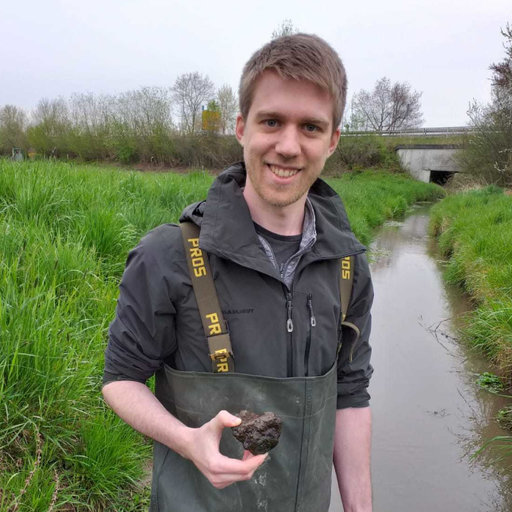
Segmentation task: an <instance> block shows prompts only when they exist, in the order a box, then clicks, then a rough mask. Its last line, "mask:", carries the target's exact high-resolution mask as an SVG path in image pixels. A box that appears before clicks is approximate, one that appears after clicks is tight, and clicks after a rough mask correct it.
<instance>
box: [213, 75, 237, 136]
mask: <svg viewBox="0 0 512 512" xmlns="http://www.w3.org/2000/svg"><path fill="white" fill-rule="evenodd" d="M217 103H218V105H219V111H220V131H221V132H222V133H223V134H224V135H225V134H226V133H234V131H235V121H236V115H237V113H238V98H237V95H236V93H235V92H233V89H232V88H231V87H230V86H229V85H227V84H225V85H223V86H222V87H221V88H220V89H219V90H218V91H217Z"/></svg>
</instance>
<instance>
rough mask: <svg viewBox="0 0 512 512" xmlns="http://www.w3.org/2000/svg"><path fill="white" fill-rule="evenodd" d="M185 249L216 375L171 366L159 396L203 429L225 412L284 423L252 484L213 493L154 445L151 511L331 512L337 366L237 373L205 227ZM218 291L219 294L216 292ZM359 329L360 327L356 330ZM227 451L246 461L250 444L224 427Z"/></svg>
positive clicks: (348, 270)
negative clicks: (204, 243) (303, 372)
mask: <svg viewBox="0 0 512 512" xmlns="http://www.w3.org/2000/svg"><path fill="white" fill-rule="evenodd" d="M181 229H182V234H183V239H184V244H185V252H186V254H187V261H188V266H189V271H190V276H191V280H192V285H193V288H194V293H195V296H196V300H197V303H198V308H199V312H200V315H201V320H202V322H203V327H204V330H205V335H206V338H207V340H208V346H209V351H210V357H211V359H212V370H213V371H212V373H207V372H189V371H178V370H175V369H173V368H171V367H170V366H168V365H164V367H163V368H162V369H161V370H159V371H158V372H157V374H156V387H155V395H156V397H157V398H158V399H159V400H160V402H161V403H162V404H163V405H164V407H165V408H166V409H167V410H168V411H169V412H171V413H172V414H173V415H174V416H176V417H177V418H178V419H179V420H180V421H182V422H183V423H184V424H185V425H187V426H189V427H194V428H195V427H200V426H201V425H203V424H204V423H206V422H208V421H210V420H211V419H212V418H213V417H214V416H216V415H217V414H218V412H219V411H220V410H222V409H226V410H227V411H229V412H231V413H235V412H238V411H240V410H242V409H249V410H252V411H254V412H257V413H263V412H264V411H272V412H274V413H276V414H277V415H279V416H280V417H281V418H282V420H283V426H282V432H281V437H280V440H279V444H278V445H277V446H276V448H274V449H273V450H272V451H271V452H270V453H269V456H268V457H267V460H266V461H265V462H264V463H263V465H262V466H260V468H258V469H257V470H256V472H255V474H254V476H253V478H252V479H251V480H249V481H245V482H237V483H235V484H232V485H230V486H228V487H226V488H224V489H216V488H214V487H213V486H212V485H211V484H210V482H208V480H207V479H206V477H204V476H203V475H202V473H200V471H199V470H198V469H197V468H196V467H195V465H194V464H193V463H192V462H191V461H189V460H187V459H184V458H183V457H181V456H180V455H178V454H177V453H175V452H174V451H172V450H170V449H168V448H167V447H166V446H164V445H162V444H160V443H158V442H155V443H154V459H153V483H152V493H151V507H150V511H151V512H157V511H158V512H242V511H244V512H245V511H247V512H260V511H261V512H327V511H328V509H329V503H330V496H331V471H332V460H333V444H334V426H335V419H336V398H337V387H336V380H337V379H336V376H337V373H336V364H335V363H334V364H333V366H332V367H331V369H330V370H329V371H328V372H327V373H326V374H324V375H320V376H315V377H287V378H275V377H265V376H259V375H247V374H241V373H234V362H235V359H234V356H233V353H232V349H231V342H230V340H229V334H228V332H227V329H226V324H225V322H224V320H223V317H222V312H221V310H220V306H219V304H218V300H217V296H216V293H215V288H214V285H213V280H212V278H211V272H210V268H209V264H208V259H207V257H206V254H204V253H203V251H201V249H199V244H198V238H199V230H198V228H197V227H196V226H195V225H194V224H190V223H183V224H182V225H181ZM352 264H353V259H351V258H350V259H349V258H346V259H344V260H342V272H341V279H342V280H341V297H342V319H343V323H344V324H345V325H347V326H349V327H352V328H353V327H355V326H352V325H351V324H347V323H346V322H345V316H346V310H347V307H346V304H348V302H349V298H350V293H351V290H352V279H353V272H352ZM212 290H213V292H212ZM356 329H357V328H356ZM220 451H221V453H222V454H224V455H226V456H227V457H232V458H238V459H240V458H241V457H242V454H243V447H242V445H241V443H239V442H238V441H237V440H236V439H235V438H234V437H233V435H232V433H231V431H230V429H229V428H227V429H224V432H223V434H222V438H221V442H220Z"/></svg>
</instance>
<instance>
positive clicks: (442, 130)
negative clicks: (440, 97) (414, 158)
mask: <svg viewBox="0 0 512 512" xmlns="http://www.w3.org/2000/svg"><path fill="white" fill-rule="evenodd" d="M474 131H475V129H474V128H473V127H472V126H445V127H437V128H407V129H404V130H389V131H374V130H356V131H342V132H341V136H342V137H343V136H352V137H353V136H361V135H381V136H383V137H399V136H402V135H410V136H413V137H414V136H422V135H423V136H425V135H462V134H464V133H472V132H474Z"/></svg>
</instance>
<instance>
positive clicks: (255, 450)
mask: <svg viewBox="0 0 512 512" xmlns="http://www.w3.org/2000/svg"><path fill="white" fill-rule="evenodd" d="M236 416H238V417H239V418H241V420H242V423H240V425H238V427H232V429H231V430H232V431H233V435H234V436H235V438H236V439H238V441H240V442H241V443H242V444H243V445H244V448H245V449H246V450H249V451H250V452H251V453H252V454H253V455H259V454H262V453H267V452H268V451H270V450H272V448H274V447H275V446H276V445H277V443H278V442H279V436H280V435H281V425H282V423H283V421H282V420H281V418H280V417H279V416H276V415H275V414H274V413H273V412H265V413H263V414H256V413H254V412H250V411H245V410H243V411H240V412H239V413H238V414H236Z"/></svg>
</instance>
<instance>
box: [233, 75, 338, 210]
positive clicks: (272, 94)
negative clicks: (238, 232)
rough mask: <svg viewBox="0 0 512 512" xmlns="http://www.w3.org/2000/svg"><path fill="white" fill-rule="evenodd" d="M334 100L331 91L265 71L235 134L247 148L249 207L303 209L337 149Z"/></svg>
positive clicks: (238, 122) (246, 190) (245, 155)
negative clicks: (313, 185)
mask: <svg viewBox="0 0 512 512" xmlns="http://www.w3.org/2000/svg"><path fill="white" fill-rule="evenodd" d="M332 119H333V102H332V99H331V97H330V95H329V93H328V92H327V91H326V90H324V89H322V88H321V87H319V86H317V85H315V84H313V83H311V82H308V81H304V80H291V79H283V78H281V77H280V76H279V75H278V74H277V73H275V72H273V71H264V72H263V73H262V75H261V76H260V77H259V78H258V80H257V82H256V86H255V88H254V93H253V98H252V102H251V106H250V109H249V112H248V115H247V118H246V119H243V118H242V117H241V116H240V115H239V116H238V118H237V123H236V135H237V138H238V140H239V141H240V143H241V144H242V146H243V148H244V160H245V165H246V168H247V182H246V185H245V189H244V196H245V198H246V201H247V203H248V205H249V208H250V209H251V212H252V211H253V210H254V209H265V210H267V211H269V210H270V211H271V210H274V211H275V209H278V210H279V209H283V208H286V207H291V206H294V207H296V208H297V211H301V210H302V211H303V207H304V203H305V201H306V195H307V193H308V190H309V188H310V187H311V185H312V184H313V183H314V181H315V180H316V179H317V178H318V176H319V175H320V173H321V172H322V169H323V167H324V164H325V160H326V159H327V157H328V156H330V155H331V154H332V153H333V151H334V150H335V148H336V145H337V143H338V138H339V135H340V131H339V129H336V130H333V121H332Z"/></svg>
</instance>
